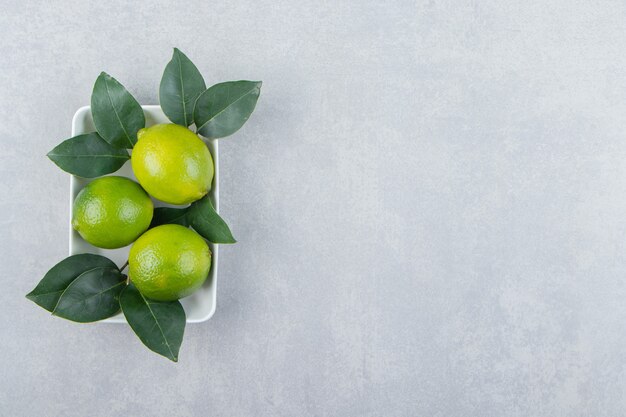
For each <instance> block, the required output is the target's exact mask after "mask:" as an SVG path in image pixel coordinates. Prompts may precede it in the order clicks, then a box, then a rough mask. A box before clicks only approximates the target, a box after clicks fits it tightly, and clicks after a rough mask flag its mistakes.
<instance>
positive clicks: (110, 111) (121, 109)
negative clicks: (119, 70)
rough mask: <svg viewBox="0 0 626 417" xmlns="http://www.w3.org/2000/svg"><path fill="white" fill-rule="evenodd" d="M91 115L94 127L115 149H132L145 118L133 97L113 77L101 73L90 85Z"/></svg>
mask: <svg viewBox="0 0 626 417" xmlns="http://www.w3.org/2000/svg"><path fill="white" fill-rule="evenodd" d="M91 114H92V115H93V122H94V124H95V125H96V130H97V131H98V133H99V134H100V136H102V138H103V139H104V140H106V141H107V142H109V143H110V144H111V145H113V146H115V147H118V148H132V147H133V146H134V145H135V143H137V131H138V130H139V129H141V128H143V127H145V125H146V118H145V116H144V114H143V110H142V109H141V106H140V105H139V103H138V102H137V100H135V98H134V97H133V96H132V95H131V94H130V93H129V92H128V91H127V90H126V88H124V86H123V85H122V84H120V83H119V82H118V81H117V80H116V79H115V78H113V77H111V76H110V75H109V74H107V73H105V72H103V73H101V74H100V76H99V77H98V79H97V80H96V83H95V84H94V86H93V93H92V94H91Z"/></svg>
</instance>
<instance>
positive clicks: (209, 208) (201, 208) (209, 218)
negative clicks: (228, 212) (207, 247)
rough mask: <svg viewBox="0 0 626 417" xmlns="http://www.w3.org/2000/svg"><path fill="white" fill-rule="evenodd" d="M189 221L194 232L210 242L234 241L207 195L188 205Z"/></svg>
mask: <svg viewBox="0 0 626 417" xmlns="http://www.w3.org/2000/svg"><path fill="white" fill-rule="evenodd" d="M188 219H189V223H190V224H191V227H193V228H194V229H195V230H196V232H198V233H199V234H200V235H201V236H202V237H203V238H205V239H206V240H208V241H209V242H212V243H236V242H237V241H236V240H235V238H234V237H233V235H232V233H231V232H230V229H229V228H228V225H227V224H226V222H225V221H224V220H222V218H221V217H220V215H219V214H217V212H216V211H215V209H214V208H213V204H211V199H210V198H209V196H204V197H203V198H201V199H200V200H198V201H196V202H195V203H193V204H192V205H191V206H189V214H188Z"/></svg>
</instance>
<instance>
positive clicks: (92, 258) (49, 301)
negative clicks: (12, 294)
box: [26, 253, 117, 312]
mask: <svg viewBox="0 0 626 417" xmlns="http://www.w3.org/2000/svg"><path fill="white" fill-rule="evenodd" d="M105 268H117V267H116V266H115V264H114V263H113V261H111V260H110V259H108V258H105V257H104V256H100V255H93V254H91V253H82V254H80V255H72V256H70V257H69V258H65V259H63V260H62V261H61V262H59V263H58V264H56V265H55V266H53V267H52V268H51V269H50V270H49V271H48V272H47V273H46V275H45V276H44V277H43V278H42V279H41V281H39V284H37V286H36V287H35V289H34V290H32V291H31V292H29V293H28V294H26V298H28V299H29V300H31V301H32V302H34V303H36V304H37V305H39V306H41V307H43V308H45V309H46V310H48V311H50V312H52V311H53V310H54V307H56V305H57V303H58V302H59V298H61V294H63V291H65V289H66V288H67V287H68V286H69V285H70V284H71V283H72V282H73V281H74V280H75V279H76V278H78V277H79V276H80V275H81V274H84V273H85V272H87V271H92V270H96V269H105Z"/></svg>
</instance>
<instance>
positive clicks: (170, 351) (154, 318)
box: [120, 283, 185, 362]
mask: <svg viewBox="0 0 626 417" xmlns="http://www.w3.org/2000/svg"><path fill="white" fill-rule="evenodd" d="M120 306H121V307H122V312H123V313H124V316H125V317H126V321H127V322H128V324H130V327H131V328H132V329H133V331H134V332H135V334H136V335H137V336H138V337H139V339H140V340H141V342H142V343H143V344H144V345H146V347H148V349H150V350H152V351H154V352H156V353H158V354H159V355H163V356H165V357H166V358H168V359H170V360H172V361H174V362H177V361H178V351H179V349H180V344H181V343H182V342H183V334H184V333H185V310H183V306H182V305H181V304H180V302H179V301H154V300H150V299H148V298H146V297H144V296H143V295H142V294H141V293H140V292H139V290H137V287H135V286H134V285H133V284H132V283H131V284H129V285H127V286H126V287H125V288H124V289H123V290H122V293H121V294H120Z"/></svg>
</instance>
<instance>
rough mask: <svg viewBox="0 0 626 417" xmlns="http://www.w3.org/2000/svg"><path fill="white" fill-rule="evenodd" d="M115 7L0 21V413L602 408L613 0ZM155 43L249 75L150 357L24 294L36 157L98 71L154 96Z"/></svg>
mask: <svg viewBox="0 0 626 417" xmlns="http://www.w3.org/2000/svg"><path fill="white" fill-rule="evenodd" d="M131 3H132V2H126V1H118V0H114V1H100V2H79V1H56V2H43V1H42V2H32V1H22V2H13V3H10V4H9V3H8V2H5V4H4V5H3V7H2V9H3V10H2V13H0V52H1V56H2V57H3V58H2V59H1V60H0V92H1V93H0V114H2V122H1V123H0V140H1V141H2V152H1V153H0V175H1V178H2V181H0V194H1V195H2V198H1V199H0V214H1V216H0V225H1V232H2V240H1V245H2V247H1V250H0V262H1V266H2V274H1V275H2V288H3V289H2V291H1V292H0V337H1V338H0V340H1V342H0V346H1V349H0V351H1V353H2V354H1V355H0V369H2V378H0V414H1V415H3V416H4V415H6V416H13V417H18V416H42V417H48V416H50V417H52V416H55V417H56V416H59V417H60V416H63V417H75V416H76V417H78V416H80V417H83V416H95V417H99V416H168V417H174V416H190V415H198V416H200V415H202V416H207V415H212V416H308V415H311V416H383V415H384V416H417V415H428V416H583V415H584V416H617V415H624V414H626V357H625V354H624V346H625V345H626V330H625V329H626V307H624V298H625V297H626V285H625V284H624V283H625V276H626V256H625V254H626V187H625V184H626V162H625V161H626V140H625V139H626V54H625V53H624V51H626V26H625V25H624V21H625V19H626V10H625V7H626V6H624V4H623V3H620V2H613V1H612V2H608V1H606V2H593V4H592V2H585V1H566V0H557V1H552V2H545V1H530V2H521V1H520V2H511V1H499V0H498V1H468V2H465V1H423V2H422V1H417V2H415V1H390V2H380V1H371V0H366V1H352V2H346V1H322V2H316V1H309V0H303V1H297V2H291V1H286V0H254V1H252V0H249V1H239V0H234V1H228V2H209V1H187V2H184V4H183V3H180V4H179V5H178V6H176V5H174V2H171V1H161V2H144V3H140V2H137V3H132V5H131ZM548 3H549V4H548ZM172 46H178V47H180V48H181V49H182V50H183V51H185V52H186V53H187V54H188V55H189V56H190V57H191V58H192V59H193V60H194V61H195V62H196V63H197V64H198V66H199V67H200V69H201V71H202V72H203V73H204V74H205V76H206V78H207V82H209V83H214V82H218V81H224V80H230V79H261V80H263V81H264V85H263V90H262V95H261V100H260V102H259V105H258V107H257V110H256V112H255V114H254V115H253V116H252V118H251V119H250V121H249V123H248V124H247V125H246V126H245V127H244V129H243V130H241V131H240V132H239V133H238V134H237V135H236V136H235V137H233V138H231V139H225V140H223V141H222V142H221V144H220V149H221V152H222V153H221V164H222V165H221V167H222V171H221V174H222V183H221V186H222V190H223V191H222V194H221V207H222V214H223V215H224V217H225V218H226V219H227V220H228V221H229V223H230V224H231V225H232V229H233V232H234V233H235V235H236V237H237V239H238V241H239V243H238V244H237V245H235V246H232V247H224V246H223V247H222V249H221V252H220V262H221V264H220V270H219V282H218V310H217V313H216V314H215V316H214V318H213V319H212V320H210V321H209V322H207V323H203V324H200V325H191V326H189V327H188V328H187V331H186V335H185V341H184V343H183V346H182V349H181V361H180V363H179V364H177V365H174V364H172V363H170V362H168V361H167V360H165V359H163V358H161V357H158V356H156V355H154V354H152V353H150V352H149V351H148V350H146V349H145V348H144V347H143V346H142V345H141V344H140V343H139V342H138V341H137V340H135V336H134V335H133V334H132V333H131V331H130V330H129V329H128V328H127V327H125V326H121V325H102V324H94V325H76V324H73V323H69V322H66V321H63V320H61V319H54V318H51V317H49V316H48V315H47V314H45V312H44V311H43V310H41V309H39V308H37V307H36V306H35V305H34V304H32V303H30V302H28V301H27V300H26V299H25V298H24V294H25V293H26V292H27V291H29V290H30V289H31V288H32V287H33V286H34V284H35V283H36V282H37V280H38V279H39V278H40V277H41V276H42V274H43V273H44V272H45V271H46V270H47V269H48V268H49V267H50V266H52V265H53V264H54V263H55V262H57V261H58V260H60V259H61V258H63V257H64V256H65V255H66V254H67V228H68V203H69V202H68V181H69V179H68V177H67V175H65V174H64V173H62V172H61V171H59V170H58V169H57V168H56V167H55V166H54V165H53V164H52V163H50V162H49V161H48V160H47V159H46V157H45V154H46V152H47V151H48V150H50V149H51V148H52V147H53V146H55V145H56V144H57V143H58V142H59V141H60V140H61V139H64V138H66V137H67V136H68V135H69V133H70V122H71V117H72V115H73V113H74V111H75V110H76V109H77V108H78V107H80V106H82V105H84V104H87V103H88V101H89V95H90V92H91V88H92V85H93V82H94V80H95V78H96V76H97V75H98V74H99V72H100V71H101V70H106V71H107V72H109V73H110V74H112V75H113V76H115V77H116V78H118V79H119V80H120V81H121V82H122V83H124V84H125V85H126V86H128V87H129V89H130V90H131V91H132V92H133V93H134V94H135V95H136V96H137V98H138V99H139V101H140V102H142V103H144V104H148V103H155V102H156V100H157V88H158V83H159V80H160V76H161V71H162V69H163V67H164V65H165V63H166V62H167V61H168V60H169V57H170V54H171V49H170V48H171V47H172Z"/></svg>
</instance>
